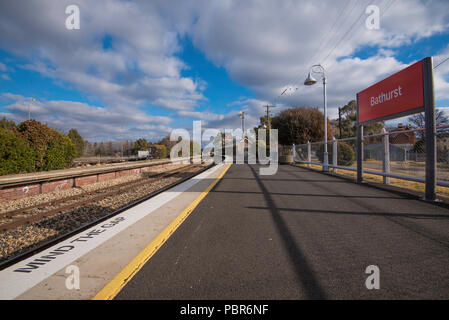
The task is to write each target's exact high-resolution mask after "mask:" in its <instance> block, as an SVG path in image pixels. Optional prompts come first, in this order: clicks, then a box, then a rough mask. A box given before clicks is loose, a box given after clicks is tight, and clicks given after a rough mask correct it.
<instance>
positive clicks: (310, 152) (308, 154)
mask: <svg viewBox="0 0 449 320" xmlns="http://www.w3.org/2000/svg"><path fill="white" fill-rule="evenodd" d="M307 162H308V164H307V166H308V167H309V168H310V167H312V164H311V162H312V145H311V144H310V141H307Z"/></svg>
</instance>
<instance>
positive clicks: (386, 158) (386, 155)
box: [382, 128, 390, 184]
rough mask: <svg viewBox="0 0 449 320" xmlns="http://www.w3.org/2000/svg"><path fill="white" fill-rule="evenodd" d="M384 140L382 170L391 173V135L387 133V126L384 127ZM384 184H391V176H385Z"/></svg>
mask: <svg viewBox="0 0 449 320" xmlns="http://www.w3.org/2000/svg"><path fill="white" fill-rule="evenodd" d="M382 133H384V135H383V136H382V142H383V146H384V147H383V152H382V172H383V173H390V136H389V135H388V134H387V130H385V128H383V129H382ZM383 182H384V184H390V177H386V176H384V177H383Z"/></svg>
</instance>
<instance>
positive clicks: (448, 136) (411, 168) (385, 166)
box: [294, 125, 449, 194]
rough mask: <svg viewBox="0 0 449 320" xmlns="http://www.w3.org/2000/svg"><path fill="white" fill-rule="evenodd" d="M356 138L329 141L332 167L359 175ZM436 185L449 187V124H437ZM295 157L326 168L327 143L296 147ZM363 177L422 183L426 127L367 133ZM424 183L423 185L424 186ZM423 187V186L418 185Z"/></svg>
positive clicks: (299, 160) (378, 180)
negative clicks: (325, 147)
mask: <svg viewBox="0 0 449 320" xmlns="http://www.w3.org/2000/svg"><path fill="white" fill-rule="evenodd" d="M356 146H357V138H356V137H352V138H346V139H334V140H331V141H329V142H328V163H329V168H330V169H329V170H330V171H331V172H333V173H336V174H338V173H345V174H346V175H347V176H350V177H352V178H354V179H355V178H356V174H355V173H356V171H357V157H356V154H357V147H356ZM436 149H437V172H436V175H437V184H438V185H439V186H443V187H449V125H444V126H439V127H437V134H436ZM294 151H295V154H294V160H295V162H296V163H298V164H303V165H307V166H309V167H317V166H318V167H321V168H322V167H323V160H324V143H323V142H311V143H307V144H302V145H296V146H294ZM363 169H364V178H365V177H367V178H368V180H374V181H376V182H382V183H385V184H390V183H391V179H395V180H397V179H399V180H400V179H403V180H407V181H403V182H402V183H403V185H406V184H407V183H412V182H414V183H416V182H418V183H423V182H424V179H425V175H426V145H425V136H424V129H411V130H406V129H402V128H398V130H396V131H392V132H385V131H384V132H383V133H381V134H375V135H368V136H364V138H363ZM423 186H424V185H422V187H423ZM418 189H420V188H418ZM448 194H449V189H448Z"/></svg>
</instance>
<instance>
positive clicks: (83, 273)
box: [0, 164, 228, 299]
mask: <svg viewBox="0 0 449 320" xmlns="http://www.w3.org/2000/svg"><path fill="white" fill-rule="evenodd" d="M227 168H228V165H225V164H222V165H217V166H214V167H212V168H210V169H208V170H207V171H205V172H203V173H201V174H199V175H197V176H195V177H193V178H191V179H189V180H187V181H185V182H183V183H181V184H179V185H177V186H175V187H173V188H171V189H169V190H167V191H164V192H163V193H160V194H158V195H156V196H155V197H152V198H150V199H149V200H147V201H145V202H142V203H140V204H139V205H137V206H134V207H132V208H130V209H128V210H126V211H124V212H122V213H120V214H119V215H116V216H113V217H112V218H110V219H108V220H106V221H103V222H101V223H100V224H98V225H95V226H93V227H92V228H90V229H87V230H85V231H83V232H81V233H79V234H77V235H75V236H73V237H71V238H69V239H66V240H64V241H62V242H60V243H58V244H56V245H54V246H52V247H51V248H48V249H46V250H44V251H42V252H40V253H38V254H36V255H34V256H32V257H30V258H27V259H25V260H23V261H21V262H19V263H17V264H15V265H12V266H10V267H8V268H6V269H4V270H2V271H0V299H92V298H94V297H95V296H96V295H97V294H98V293H99V292H100V291H101V290H102V289H103V288H104V287H105V286H106V285H107V284H108V283H110V282H111V281H113V280H114V279H115V277H116V276H117V275H119V274H120V273H121V272H122V270H123V269H124V268H126V267H127V266H128V268H131V269H132V268H137V266H136V265H135V262H134V264H133V259H135V258H136V257H139V253H141V252H142V251H144V252H145V253H146V254H147V256H146V257H144V258H143V259H148V258H149V257H150V256H151V254H152V253H153V252H154V251H155V250H157V249H158V248H159V247H160V246H161V245H162V244H163V243H164V242H165V240H166V238H168V236H169V235H170V234H171V233H172V232H174V230H176V228H177V227H178V226H179V225H180V224H181V223H182V221H183V220H184V219H185V218H186V217H187V216H188V215H189V214H190V212H191V209H192V208H193V205H192V203H195V201H198V202H199V198H201V197H204V195H205V194H206V193H207V190H208V189H210V188H211V187H212V185H214V184H215V183H216V182H217V181H218V178H219V177H220V176H221V175H222V174H223V173H224V172H225V171H226V170H227ZM196 199H198V200H196ZM140 258H142V257H141V256H140ZM140 262H141V261H140ZM130 263H131V265H130ZM73 268H75V269H73ZM70 270H76V271H75V272H76V273H78V272H79V273H78V274H79V284H80V285H79V289H77V288H76V287H75V288H73V290H71V289H68V287H67V285H66V281H67V278H68V276H69V274H68V273H67V271H70ZM104 298H108V297H104Z"/></svg>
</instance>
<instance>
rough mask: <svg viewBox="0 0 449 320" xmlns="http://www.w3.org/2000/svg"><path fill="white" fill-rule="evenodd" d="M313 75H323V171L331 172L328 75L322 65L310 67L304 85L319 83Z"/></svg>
mask: <svg viewBox="0 0 449 320" xmlns="http://www.w3.org/2000/svg"><path fill="white" fill-rule="evenodd" d="M314 68H319V71H317V70H314ZM312 73H316V74H321V76H322V78H323V93H324V158H323V171H325V172H328V171H329V154H328V153H327V94H326V84H327V79H326V73H325V72H324V68H323V66H322V65H321V64H316V65H313V66H312V67H310V71H309V75H308V77H307V79H306V80H305V81H304V85H306V86H313V85H314V84H315V83H317V81H316V79H315V78H314V77H313V76H312Z"/></svg>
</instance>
